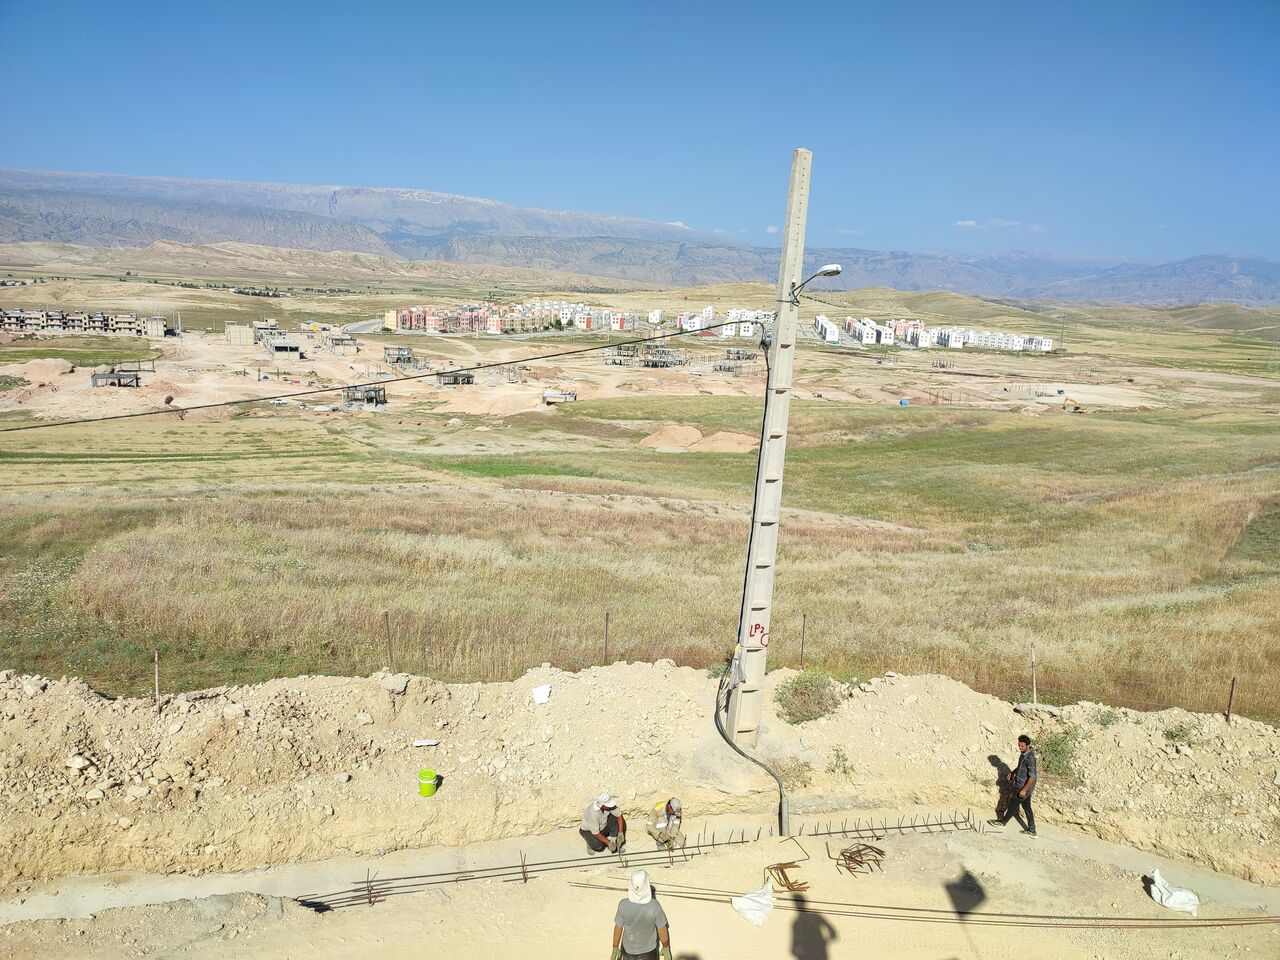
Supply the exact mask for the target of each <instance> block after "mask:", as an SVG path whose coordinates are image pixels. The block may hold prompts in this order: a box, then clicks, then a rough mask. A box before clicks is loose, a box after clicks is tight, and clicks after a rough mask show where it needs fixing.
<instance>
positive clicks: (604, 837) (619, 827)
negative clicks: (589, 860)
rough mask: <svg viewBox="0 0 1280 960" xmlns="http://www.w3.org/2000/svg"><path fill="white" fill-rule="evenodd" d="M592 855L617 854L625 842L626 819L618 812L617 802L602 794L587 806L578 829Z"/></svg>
mask: <svg viewBox="0 0 1280 960" xmlns="http://www.w3.org/2000/svg"><path fill="white" fill-rule="evenodd" d="M578 833H579V834H581V835H582V839H583V840H585V841H587V847H588V848H589V849H590V850H591V852H592V853H601V852H602V851H604V850H606V849H607V850H608V851H609V852H610V853H617V852H618V851H619V850H621V849H622V848H623V846H624V845H625V844H626V842H627V819H626V817H624V816H623V815H622V812H621V811H620V810H618V801H617V800H615V799H613V797H611V796H609V794H607V793H602V794H600V796H598V797H596V798H595V799H594V800H592V801H591V803H590V804H589V805H588V806H587V809H586V812H585V813H583V814H582V826H581V827H579V828H578Z"/></svg>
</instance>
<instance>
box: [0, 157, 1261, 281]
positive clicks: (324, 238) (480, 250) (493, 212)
mask: <svg viewBox="0 0 1280 960" xmlns="http://www.w3.org/2000/svg"><path fill="white" fill-rule="evenodd" d="M166 240H167V241H177V242H179V243H185V244H211V243H221V242H227V241H234V242H241V243H251V244H258V245H262V246H270V247H283V248H293V249H301V250H313V251H350V252H355V253H373V254H378V255H380V256H384V257H391V258H397V259H404V260H440V261H449V262H455V263H468V264H487V265H493V266H504V267H525V268H532V269H539V270H554V271H561V272H567V273H575V274H584V275H589V276H595V277H609V278H616V279H623V280H630V281H640V282H645V283H657V284H664V285H671V286H690V285H696V284H704V283H723V282H732V281H740V280H763V281H766V282H769V281H772V280H774V279H775V278H776V276H777V262H778V252H777V250H776V249H773V248H769V247H753V246H746V245H738V244H733V243H726V242H725V241H724V240H723V239H721V238H720V237H718V236H717V235H715V234H704V233H699V232H697V231H695V230H691V229H690V228H688V227H686V226H684V225H683V224H680V223H661V222H657V221H650V220H643V219H640V218H635V217H619V216H609V215H603V214H588V213H575V212H571V211H555V210H538V209H532V208H526V207H517V206H513V205H511V204H506V203H501V202H499V201H496V200H485V199H480V198H474V197H462V196H456V195H453V194H445V193H435V192H432V191H427V190H414V189H399V188H387V187H345V186H309V185H299V184H270V183H242V182H233V181H221V180H177V179H166V178H159V177H127V176H120V175H116V174H82V173H50V172H40V171H26V170H0V242H47V243H73V244H84V245H90V246H117V247H120V246H123V247H141V246H146V245H147V244H150V243H153V242H155V241H166ZM831 261H834V262H838V263H841V264H842V265H843V266H844V273H843V274H842V275H841V276H840V277H838V278H835V279H833V280H827V281H821V285H822V286H825V287H826V288H827V289H835V290H847V289H856V288H861V287H870V286H888V287H893V288H895V289H898V290H907V291H913V290H950V291H954V292H956V293H966V294H972V295H976V296H983V297H1016V298H1026V299H1051V300H1108V301H1118V302H1143V303H1157V304H1183V303H1199V302H1210V301H1225V302H1232V303H1239V304H1243V305H1246V306H1270V305H1276V304H1280V262H1276V261H1273V260H1268V259H1266V258H1263V257H1251V256H1229V255H1224V254H1210V255H1204V256H1197V257H1191V258H1189V259H1184V260H1178V261H1173V262H1169V263H1156V264H1152V263H1135V262H1118V261H1114V260H1112V261H1099V260H1085V259H1079V258H1069V257H1061V256H1053V255H1046V254H1032V253H1016V252H1015V253H1007V254H983V255H961V254H950V253H910V252H904V251H877V250H862V249H854V248H837V247H832V248H818V249H810V250H808V251H807V255H806V264H807V265H809V266H811V267H816V266H817V265H818V264H820V263H826V262H831ZM814 286H815V287H818V286H819V284H818V283H815V284H814Z"/></svg>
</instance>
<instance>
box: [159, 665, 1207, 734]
mask: <svg viewBox="0 0 1280 960" xmlns="http://www.w3.org/2000/svg"><path fill="white" fill-rule="evenodd" d="M151 656H152V660H153V662H154V663H155V668H156V713H159V712H160V651H159V650H156V651H154V652H153V653H152V655H151ZM1227 714H1228V718H1229V717H1230V714H1231V708H1230V707H1227Z"/></svg>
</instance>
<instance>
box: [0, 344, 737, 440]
mask: <svg viewBox="0 0 1280 960" xmlns="http://www.w3.org/2000/svg"><path fill="white" fill-rule="evenodd" d="M735 323H737V321H736V320H726V321H725V322H724V323H713V324H709V325H708V326H705V327H698V328H697V329H695V330H677V331H675V332H673V333H660V334H658V335H656V336H652V337H639V338H636V339H632V340H626V341H623V342H624V343H628V344H632V343H649V342H651V341H654V340H670V339H673V338H675V337H687V336H692V335H693V334H700V333H702V332H703V331H705V330H718V329H720V328H721V327H727V326H730V325H731V324H735ZM618 345H619V344H617V343H604V344H597V345H596V346H592V347H576V348H574V349H573V350H562V351H560V352H559V353H544V354H540V355H539V356H536V357H520V358H517V359H515V360H502V361H500V362H498V361H495V362H493V363H478V364H476V365H475V366H473V367H462V368H460V369H457V370H442V371H433V372H431V373H415V374H413V375H411V376H407V377H399V378H398V379H395V380H369V381H366V382H364V383H352V384H346V385H343V386H337V387H317V388H316V389H314V390H295V391H293V392H292V393H277V394H275V395H273V396H269V397H246V398H244V399H241V400H222V401H219V402H218V403H201V404H197V405H196V406H194V407H162V408H160V409H159V410H142V411H139V412H137V413H118V414H115V415H114V416H110V417H84V418H81V419H77V420H58V421H55V422H52V423H29V424H26V425H25V426H21V427H5V428H4V429H3V430H0V433H19V432H21V431H23V430H48V429H51V428H53V427H72V426H79V425H83V424H87V423H108V422H110V421H112V420H132V419H134V418H135V417H155V416H160V415H162V414H166V413H192V412H194V411H196V410H216V409H218V408H220V407H235V406H242V405H244V404H247V403H267V402H269V401H271V400H292V399H296V398H297V397H314V396H318V395H321V394H326V393H337V392H338V391H340V390H347V389H352V388H355V387H385V386H387V384H392V383H404V382H405V381H406V380H423V379H425V378H427V377H434V376H437V375H438V374H440V373H475V372H476V371H478V370H491V369H493V368H494V367H509V366H512V365H513V364H517V363H538V362H540V361H543V360H557V359H559V358H560V357H570V356H573V355H574V354H579V353H591V352H593V351H597V350H609V349H611V348H613V347H616V346H618Z"/></svg>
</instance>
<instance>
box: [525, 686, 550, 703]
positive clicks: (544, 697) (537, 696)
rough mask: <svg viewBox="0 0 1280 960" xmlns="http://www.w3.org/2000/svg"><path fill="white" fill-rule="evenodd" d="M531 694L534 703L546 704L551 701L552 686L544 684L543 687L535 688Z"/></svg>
mask: <svg viewBox="0 0 1280 960" xmlns="http://www.w3.org/2000/svg"><path fill="white" fill-rule="evenodd" d="M529 692H530V693H532V694H533V702H534V703H537V704H543V703H546V702H547V701H548V700H550V699H551V684H549V683H544V684H542V685H541V686H538V687H534V688H533V689H532V690H531V691H529Z"/></svg>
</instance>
